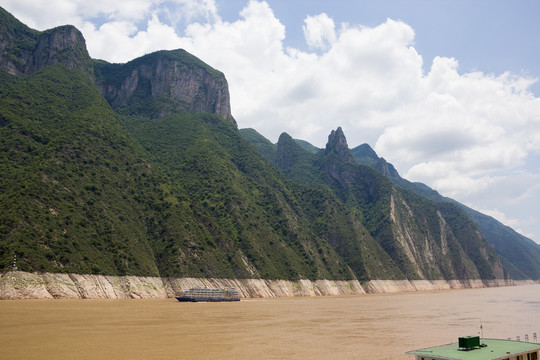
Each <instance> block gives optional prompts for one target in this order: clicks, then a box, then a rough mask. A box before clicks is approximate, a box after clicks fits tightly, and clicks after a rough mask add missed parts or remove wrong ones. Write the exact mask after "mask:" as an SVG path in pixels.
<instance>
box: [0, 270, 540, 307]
mask: <svg viewBox="0 0 540 360" xmlns="http://www.w3.org/2000/svg"><path fill="white" fill-rule="evenodd" d="M534 283H535V282H533V281H527V282H515V281H512V280H501V279H499V280H371V281H367V282H365V283H362V284H360V282H358V281H357V280H349V281H332V280H316V281H312V280H298V281H287V280H264V279H213V278H158V277H137V276H104V275H81V274H51V273H26V272H22V271H10V272H8V273H4V274H0V300H15V299H141V298H172V297H174V296H178V295H180V294H181V293H182V291H183V290H186V289H189V288H191V287H193V286H199V287H208V288H216V287H233V288H236V289H237V290H238V292H239V293H240V297H242V298H273V297H290V296H336V295H364V294H366V293H371V294H380V293H396V292H412V291H432V290H451V289H464V288H483V287H496V286H512V285H529V284H534ZM536 283H538V282H536Z"/></svg>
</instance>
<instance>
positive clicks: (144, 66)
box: [98, 50, 234, 121]
mask: <svg viewBox="0 0 540 360" xmlns="http://www.w3.org/2000/svg"><path fill="white" fill-rule="evenodd" d="M114 73H115V74H114V75H113V76H105V77H103V78H102V80H100V82H99V83H98V86H99V87H100V89H101V92H102V93H103V95H104V96H105V98H106V99H107V100H108V101H109V103H110V104H111V105H112V106H113V107H121V106H125V105H134V104H135V105H136V104H137V103H138V102H140V101H141V99H145V98H153V99H158V98H160V99H168V100H172V101H173V102H174V103H175V105H176V106H177V107H179V108H182V109H184V110H188V111H195V112H209V113H213V114H216V115H219V116H221V117H224V118H226V119H229V120H232V121H234V120H233V117H232V115H231V107H230V97H229V88H228V85H227V80H226V79H225V76H224V75H223V74H222V73H221V72H219V71H216V70H214V69H212V68H210V67H209V66H208V65H206V64H204V63H202V62H201V61H200V60H199V59H197V58H195V57H194V56H192V55H190V54H188V53H187V52H185V51H184V50H174V51H158V52H156V53H153V54H149V55H146V56H143V57H141V58H139V59H136V60H133V61H131V62H129V63H127V64H125V65H121V66H116V68H115V69H114ZM163 111H167V110H166V108H164V110H163Z"/></svg>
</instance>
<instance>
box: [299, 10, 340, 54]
mask: <svg viewBox="0 0 540 360" xmlns="http://www.w3.org/2000/svg"><path fill="white" fill-rule="evenodd" d="M304 23H305V24H304V26H303V27H302V28H303V30H304V37H305V38H306V42H307V44H308V45H309V46H310V47H312V48H315V49H321V50H326V49H328V48H329V47H330V46H331V45H332V44H333V43H334V41H336V31H335V24H334V20H332V19H331V18H329V17H328V15H326V14H325V13H322V14H320V15H316V16H308V17H307V18H306V19H305V20H304Z"/></svg>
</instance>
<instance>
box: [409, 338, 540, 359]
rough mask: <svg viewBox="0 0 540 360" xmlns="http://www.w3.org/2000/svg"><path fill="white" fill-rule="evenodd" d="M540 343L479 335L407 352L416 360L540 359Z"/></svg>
mask: <svg viewBox="0 0 540 360" xmlns="http://www.w3.org/2000/svg"><path fill="white" fill-rule="evenodd" d="M539 352H540V344H536V343H530V342H521V341H512V340H500V339H482V340H481V341H480V337H479V336H465V337H460V338H459V339H458V342H457V343H453V344H448V345H440V346H434V347H430V348H425V349H420V350H413V351H409V352H407V354H409V355H415V356H416V360H499V359H500V360H540V357H539Z"/></svg>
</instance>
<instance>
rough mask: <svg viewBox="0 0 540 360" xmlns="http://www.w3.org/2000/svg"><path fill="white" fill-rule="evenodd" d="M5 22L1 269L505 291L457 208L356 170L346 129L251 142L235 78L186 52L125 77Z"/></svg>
mask: <svg viewBox="0 0 540 360" xmlns="http://www.w3.org/2000/svg"><path fill="white" fill-rule="evenodd" d="M0 20H1V24H0V27H1V29H2V32H1V34H0V68H1V70H0V78H1V79H2V81H1V82H0V131H1V133H2V136H1V137H0V154H1V155H0V173H2V174H3V175H2V177H0V206H1V208H2V209H3V211H2V213H0V268H2V269H3V270H7V269H9V268H10V267H11V264H12V262H13V259H14V257H16V260H17V266H18V267H19V269H21V270H24V271H40V272H61V273H62V272H64V273H65V272H69V273H82V274H86V273H93V274H104V275H146V276H161V277H202V278H204V277H213V278H259V279H290V280H296V279H312V280H317V279H335V280H352V279H355V280H361V281H367V280H370V279H465V280H466V279H486V280H488V279H506V278H507V274H506V270H505V269H504V268H503V266H502V265H501V260H500V259H501V258H500V257H498V256H497V255H496V254H495V252H494V251H493V249H492V247H491V246H490V245H489V244H488V243H487V242H486V241H485V240H484V238H483V237H482V236H481V235H480V232H479V231H478V227H477V226H476V224H475V223H474V222H472V221H471V220H470V218H469V217H467V216H466V215H465V214H464V212H463V211H462V210H461V209H460V208H459V207H458V206H456V205H454V204H449V203H443V202H436V201H432V200H428V199H425V198H424V197H422V196H419V195H418V194H416V193H415V192H413V191H410V190H406V189H403V188H402V187H400V186H397V185H395V184H394V183H393V182H392V181H390V180H389V178H388V177H387V176H385V175H383V174H381V173H380V172H379V171H377V170H375V169H374V168H372V167H369V166H364V165H361V164H358V163H357V162H355V161H354V155H353V152H351V150H349V148H348V146H347V142H346V139H345V136H344V134H343V132H342V130H341V129H337V130H336V131H334V132H332V134H330V136H329V139H328V144H327V146H326V148H325V149H317V148H315V147H313V146H310V145H309V144H308V143H306V142H303V141H300V140H294V139H292V138H291V137H290V136H288V135H287V134H283V135H282V136H281V137H280V139H279V141H278V143H277V144H276V145H274V144H271V143H270V142H269V141H267V140H265V139H264V138H263V137H261V136H260V135H258V134H257V132H256V131H255V130H242V131H240V130H238V128H237V125H236V122H235V120H234V118H233V116H232V114H231V110H230V104H229V92H228V86H227V81H226V79H225V76H224V74H222V73H221V72H219V71H218V70H215V69H213V68H211V67H210V66H208V65H207V64H205V63H204V62H202V61H201V60H199V59H197V58H196V57H194V56H192V55H191V54H189V53H187V52H185V51H184V50H174V51H158V52H155V53H152V54H148V55H145V56H142V57H140V58H138V59H134V60H133V61H130V62H128V63H125V64H110V63H108V62H106V61H102V60H94V59H91V58H90V57H89V55H88V52H87V51H86V47H85V44H84V38H83V37H82V35H81V34H80V32H79V31H78V30H77V29H75V28H74V27H71V26H63V27H59V28H54V29H51V30H47V31H44V32H39V31H35V30H31V29H29V28H27V27H26V26H25V25H23V24H21V23H20V22H18V21H17V20H16V19H15V18H14V17H12V16H11V15H10V14H8V13H7V12H5V11H4V10H3V9H0ZM244 137H246V138H244ZM386 168H387V169H388V173H389V174H391V173H392V167H390V164H386ZM394 170H395V169H394ZM396 174H397V172H396ZM508 263H509V264H513V263H511V262H510V260H508ZM512 266H513V265H512Z"/></svg>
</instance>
